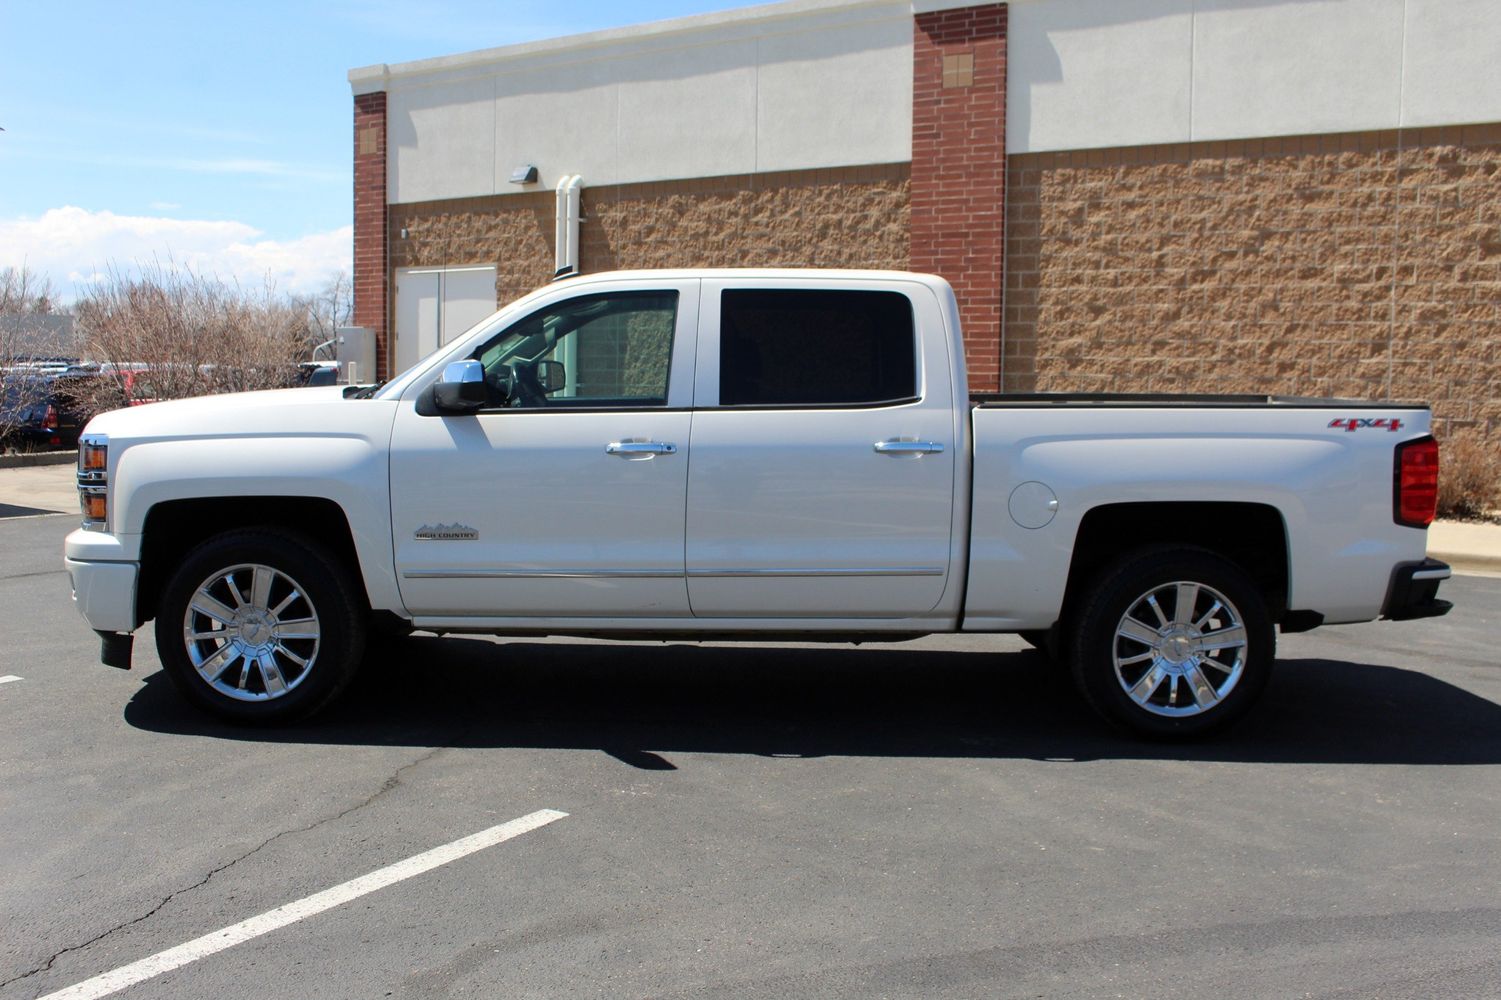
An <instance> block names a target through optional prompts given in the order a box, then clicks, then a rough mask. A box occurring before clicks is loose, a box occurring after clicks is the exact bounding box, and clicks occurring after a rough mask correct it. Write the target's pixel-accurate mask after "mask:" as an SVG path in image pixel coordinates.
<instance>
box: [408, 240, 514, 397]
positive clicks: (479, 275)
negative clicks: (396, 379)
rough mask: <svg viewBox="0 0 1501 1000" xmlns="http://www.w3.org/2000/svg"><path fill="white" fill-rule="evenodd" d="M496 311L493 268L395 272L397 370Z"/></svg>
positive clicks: (434, 349)
mask: <svg viewBox="0 0 1501 1000" xmlns="http://www.w3.org/2000/svg"><path fill="white" fill-rule="evenodd" d="M493 312H495V267H494V266H493V265H484V266H476V267H446V268H438V267H424V268H402V269H400V270H398V271H397V272H396V370H397V372H403V371H406V370H407V369H408V368H410V367H411V366H412V365H414V364H416V363H417V362H418V361H420V360H422V359H423V358H425V357H427V356H428V355H429V354H431V353H432V352H433V351H436V350H437V349H438V348H440V347H442V346H443V345H444V344H447V343H450V342H451V341H453V340H454V338H456V337H458V336H459V335H461V334H463V333H464V332H465V331H466V330H468V329H469V328H470V327H472V326H474V324H476V323H478V322H479V321H480V320H482V319H484V318H485V317H487V316H489V315H490V314H491V313H493Z"/></svg>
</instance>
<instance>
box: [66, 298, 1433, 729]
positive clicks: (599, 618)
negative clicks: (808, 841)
mask: <svg viewBox="0 0 1501 1000" xmlns="http://www.w3.org/2000/svg"><path fill="white" fill-rule="evenodd" d="M1429 426H1430V416H1429V412H1428V410H1427V408H1426V407H1421V406H1403V405H1394V404H1373V403H1351V402H1344V401H1332V400H1301V399H1282V398H1267V397H1158V396H1064V395H1059V396H1050V395H1028V396H971V395H970V394H969V393H968V392H967V389H966V380H965V369H964V348H963V340H962V338H961V336H960V330H959V314H958V309H957V306H956V303H955V299H954V293H953V291H952V289H951V288H950V287H949V286H948V285H947V284H946V283H945V282H944V281H943V280H942V279H939V278H935V277H931V276H926V275H917V274H905V273H891V272H866V271H778V270H698V271H652V272H619V273H609V274H594V275H588V276H582V277H573V278H569V279H567V280H562V281H557V282H554V283H553V284H551V285H549V286H547V287H545V288H543V289H541V290H539V291H537V292H534V293H532V294H531V295H528V296H526V297H524V298H522V299H520V300H518V301H516V302H514V303H512V304H510V305H508V306H506V307H505V308H504V309H502V310H500V311H499V312H498V313H496V314H495V315H494V316H492V317H491V318H490V319H488V320H486V321H485V322H483V323H481V324H480V325H479V326H476V327H475V328H473V329H472V330H470V331H468V332H467V333H466V334H464V335H463V336H461V337H459V338H458V339H457V340H455V341H453V342H452V343H450V344H448V345H447V346H445V347H443V348H441V349H440V350H439V351H437V352H436V353H434V354H433V355H431V356H430V357H428V358H426V359H424V360H423V361H421V362H420V363H418V364H417V365H416V366H415V367H413V368H412V369H410V370H409V371H407V372H405V373H403V374H402V375H401V376H400V377H399V378H397V379H395V380H394V381H392V382H390V383H388V384H386V385H384V386H382V387H378V388H377V387H370V388H366V389H341V388H338V387H331V388H304V389H289V390H281V391H276V392H260V393H250V394H241V395H231V396H218V397H209V398H200V399H191V400H183V401H180V402H171V403H157V404H152V405H149V406H142V407H136V408H133V409H131V410H122V411H116V412H113V413H106V414H103V415H101V416H99V417H97V418H95V419H94V420H93V422H91V423H90V424H89V426H88V427H87V429H86V432H85V434H84V435H83V438H82V441H81V444H80V450H79V490H80V493H81V501H82V507H83V512H84V523H83V526H82V528H81V529H80V530H78V531H75V532H73V533H72V534H70V535H69V536H68V538H67V542H66V565H67V569H68V572H69V574H70V576H71V579H72V584H73V591H74V596H75V599H76V601H77V603H78V607H79V609H80V610H81V611H82V613H83V615H84V617H85V618H86V619H87V620H88V622H89V624H90V625H91V626H92V627H93V628H94V629H95V630H96V631H98V632H99V634H100V635H101V637H102V639H103V651H102V659H103V660H104V662H105V663H108V664H111V665H113V666H121V667H128V666H129V665H130V657H131V641H132V636H131V634H132V633H133V632H134V630H135V629H136V628H137V627H138V626H139V625H141V624H142V623H143V622H145V621H148V620H150V619H153V618H154V619H155V620H156V643H157V651H158V655H159V657H160V659H161V663H162V666H163V667H164V668H165V669H166V671H167V674H168V675H169V676H170V677H171V679H172V681H173V682H174V683H175V684H176V686H177V687H178V689H179V690H180V691H181V693H182V694H183V695H184V696H185V697H186V698H187V699H188V700H189V701H191V702H192V703H194V704H195V705H197V706H199V707H201V708H203V709H206V710H208V711H210V712H213V713H216V714H218V715H220V716H223V717H226V718H228V719H231V720H235V721H240V722H248V723H272V722H283V721H287V720H290V719H296V718H300V717H303V716H305V715H307V714H308V713H310V712H313V711H315V710H317V709H318V708H320V707H322V706H323V705H325V704H327V703H328V702H329V701H330V699H332V698H333V697H334V696H335V695H336V694H337V693H338V692H339V691H340V690H341V689H342V688H343V687H344V685H345V683H346V682H347V681H348V680H349V679H350V677H351V675H352V674H353V672H354V670H355V669H356V667H357V666H358V664H359V662H360V659H361V656H362V653H363V651H364V649H365V646H366V637H367V635H369V634H371V633H372V632H378V633H384V632H389V631H391V630H397V629H399V630H411V629H421V630H426V631H430V632H439V633H443V632H483V633H493V634H498V635H511V636H519V635H544V634H553V635H574V636H607V637H618V638H643V637H652V638H661V637H669V636H670V637H674V638H679V639H684V638H688V639H691V638H704V639H707V638H720V639H722V638H726V637H729V638H741V639H763V640H771V639H800V640H810V639H824V640H853V639H858V640H864V641H869V640H881V639H885V640H900V639H905V638H911V637H915V636H918V635H923V634H930V633H935V632H1015V633H1020V634H1021V635H1022V636H1023V637H1024V638H1026V639H1027V640H1028V641H1030V642H1032V643H1033V644H1034V645H1038V646H1040V647H1042V648H1043V649H1045V650H1046V651H1047V652H1048V653H1049V654H1050V655H1051V656H1052V657H1054V658H1055V659H1057V660H1059V661H1061V662H1064V663H1066V664H1067V665H1068V667H1069V668H1070V669H1071V670H1072V673H1073V676H1074V678H1075V680H1076V682H1077V684H1078V686H1079V688H1080V690H1081V691H1082V693H1083V694H1084V696H1085V697H1086V698H1087V699H1088V700H1089V702H1090V703H1091V704H1092V705H1093V706H1094V707H1095V708H1096V709H1097V710H1099V712H1100V713H1102V714H1103V715H1104V716H1105V717H1106V718H1108V719H1109V720H1111V721H1112V722H1114V723H1116V724H1118V725H1120V726H1123V727H1125V728H1127V729H1129V730H1132V731H1135V732H1137V733H1142V734H1147V735H1153V736H1168V737H1170V736H1192V735H1199V734H1203V733H1205V732H1208V731H1210V730H1214V729H1218V728H1220V727H1222V726H1224V725H1226V724H1228V723H1230V722H1232V721H1234V720H1235V719H1236V718H1238V717H1239V716H1240V715H1241V714H1242V713H1244V712H1245V711H1246V709H1247V708H1249V707H1250V705H1251V704H1252V702H1254V701H1255V699H1256V697H1257V695H1258V694H1259V692H1260V691H1261V690H1262V688H1263V687H1264V686H1265V684H1266V682H1267V678H1268V675H1269V673H1270V671H1271V667H1272V661H1273V657H1274V654H1275V648H1274V647H1275V635H1274V629H1275V628H1276V627H1279V626H1280V628H1281V629H1282V631H1284V632H1292V631H1302V630H1306V629H1309V628H1313V627H1314V626H1316V625H1320V624H1324V623H1338V622H1359V621H1368V620H1371V619H1375V618H1378V617H1384V618H1393V619H1403V618H1418V617H1425V616H1432V615H1440V614H1443V613H1445V612H1446V611H1447V610H1449V604H1448V603H1447V602H1445V601H1441V600H1438V599H1437V598H1436V592H1437V589H1438V584H1439V581H1441V580H1443V579H1446V578H1447V577H1448V576H1449V568H1448V567H1447V566H1445V565H1443V564H1442V563H1439V562H1435V561H1433V560H1430V559H1427V558H1426V553H1425V547H1426V537H1427V532H1426V527H1427V525H1428V524H1429V522H1430V521H1431V520H1432V518H1433V513H1434V506H1435V499H1436V493H1437V475H1438V447H1437V444H1436V443H1435V442H1434V440H1433V438H1432V437H1431V436H1430V434H1429Z"/></svg>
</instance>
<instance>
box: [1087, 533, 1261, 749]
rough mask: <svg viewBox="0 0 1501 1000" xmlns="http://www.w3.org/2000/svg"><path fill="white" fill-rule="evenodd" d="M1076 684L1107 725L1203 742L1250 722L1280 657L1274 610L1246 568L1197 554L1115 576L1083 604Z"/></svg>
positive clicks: (1136, 560) (1138, 558) (1132, 560)
mask: <svg viewBox="0 0 1501 1000" xmlns="http://www.w3.org/2000/svg"><path fill="white" fill-rule="evenodd" d="M1080 607H1081V611H1080V615H1079V618H1078V623H1079V630H1078V641H1077V642H1076V643H1075V644H1074V648H1073V655H1072V667H1073V673H1074V680H1075V683H1076V684H1077V685H1078V686H1079V689H1080V690H1081V691H1082V692H1083V694H1084V696H1085V698H1086V699H1087V700H1088V701H1089V703H1090V704H1091V705H1092V706H1093V707H1094V708H1095V710H1096V711H1098V712H1099V713H1100V714H1101V715H1103V716H1104V717H1105V718H1106V719H1108V720H1110V721H1111V722H1113V723H1115V724H1116V725H1118V726H1121V727H1123V728H1125V729H1127V730H1129V731H1131V732H1134V733H1137V734H1139V735H1143V736H1149V737H1155V738H1190V737H1195V736H1204V735H1207V734H1209V733H1211V732H1214V731H1216V730H1219V729H1223V728H1224V727H1226V726H1228V725H1230V724H1231V723H1233V722H1235V721H1236V720H1237V719H1239V718H1240V717H1241V716H1242V715H1244V714H1245V713H1246V712H1247V711H1248V710H1249V709H1250V708H1251V705H1252V704H1253V703H1254V702H1255V701H1256V699H1257V697H1258V696H1259V695H1260V694H1261V691H1262V689H1263V688H1265V687H1266V683H1267V680H1268V678H1269V677H1270V676H1271V671H1272V661H1273V659H1274V657H1275V655H1276V650H1275V643H1276V638H1275V633H1274V632H1273V628H1272V621H1271V618H1270V616H1269V615H1268V613H1267V609H1266V602H1265V600H1264V599H1263V598H1262V596H1261V592H1260V591H1259V590H1258V589H1257V587H1256V585H1255V583H1254V582H1253V581H1252V580H1251V579H1250V577H1248V576H1247V575H1246V574H1245V572H1244V571H1243V570H1241V569H1240V567H1238V566H1236V565H1235V564H1234V563H1231V562H1229V561H1227V560H1225V559H1222V558H1220V557H1219V556H1216V555H1214V554H1212V553H1209V552H1204V551H1200V550H1194V549H1176V550H1148V551H1144V552H1139V553H1136V554H1134V555H1131V556H1127V557H1125V558H1123V559H1121V560H1119V561H1117V562H1116V563H1115V564H1113V565H1112V566H1110V567H1109V568H1107V569H1106V570H1105V571H1104V572H1103V573H1101V574H1100V576H1099V577H1098V578H1097V579H1096V582H1095V584H1094V586H1093V587H1092V588H1091V589H1090V591H1089V593H1088V594H1087V595H1086V596H1085V598H1084V601H1083V602H1082V604H1081V606H1080Z"/></svg>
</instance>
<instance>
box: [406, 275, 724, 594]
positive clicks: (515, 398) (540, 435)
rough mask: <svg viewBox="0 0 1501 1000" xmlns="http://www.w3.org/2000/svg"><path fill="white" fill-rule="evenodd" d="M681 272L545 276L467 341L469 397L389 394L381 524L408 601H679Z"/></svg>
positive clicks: (686, 393) (691, 306)
mask: <svg viewBox="0 0 1501 1000" xmlns="http://www.w3.org/2000/svg"><path fill="white" fill-rule="evenodd" d="M698 285H699V282H698V281H697V280H680V281H670V280H669V281H663V282H661V283H660V284H659V285H658V284H654V285H651V286H646V287H643V286H642V285H641V284H640V283H639V282H632V283H629V284H627V283H623V282H622V283H620V284H619V285H616V284H615V283H605V284H599V283H593V284H591V285H590V286H589V287H588V290H587V292H583V291H580V292H578V293H576V294H574V295H571V296H570V295H568V294H567V292H566V290H565V288H563V287H560V289H559V294H558V297H557V298H556V299H552V300H550V301H546V302H544V303H543V304H542V305H540V306H538V307H537V308H536V309H535V310H534V311H533V312H531V313H529V314H528V315H526V316H524V317H522V318H520V319H518V320H517V321H516V322H514V323H511V324H509V325H508V326H506V327H505V328H503V329H500V330H498V331H496V332H494V334H493V335H491V336H487V337H482V338H480V339H478V340H477V341H476V343H475V345H474V347H473V349H472V350H470V351H469V352H467V356H468V357H470V358H473V359H475V360H478V361H479V362H480V364H481V365H482V366H483V368H484V372H485V378H486V386H487V391H488V400H489V401H488V403H487V404H486V405H485V406H484V407H483V408H482V409H481V410H480V411H479V412H478V413H475V414H472V415H455V414H451V413H450V414H443V413H434V412H431V408H430V407H429V412H428V413H427V414H424V413H423V412H422V409H423V406H422V405H419V403H418V401H417V400H416V399H415V398H407V399H403V401H402V404H401V408H400V411H399V413H398V416H397V418H396V422H395V427H394V430H393V436H392V441H391V515H392V519H391V523H392V533H393V536H394V537H393V541H394V544H395V553H396V567H397V573H398V578H399V581H400V586H401V593H402V598H403V601H404V603H405V605H406V608H407V610H408V611H409V612H410V613H411V614H413V615H415V616H419V617H421V616H441V617H455V616H472V617H511V616H527V617H533V618H536V617H544V618H560V617H561V618H567V617H675V616H687V615H688V614H689V610H688V596H687V588H686V584H685V582H684V575H683V518H684V503H685V499H684V498H685V493H686V487H687V467H688V433H689V423H690V420H691V412H690V407H691V405H692V398H693V356H694V352H695V348H696V345H695V334H696V330H695V326H696V321H697V316H698ZM415 395H416V394H413V396H414V397H415Z"/></svg>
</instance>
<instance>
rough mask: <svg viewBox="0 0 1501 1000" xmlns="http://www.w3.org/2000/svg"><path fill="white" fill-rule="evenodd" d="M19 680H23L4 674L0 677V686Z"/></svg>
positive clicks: (13, 675)
mask: <svg viewBox="0 0 1501 1000" xmlns="http://www.w3.org/2000/svg"><path fill="white" fill-rule="evenodd" d="M19 680H23V678H21V677H17V676H16V675H15V674H6V675H5V676H4V677H0V684H9V683H10V682H11V681H19Z"/></svg>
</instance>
